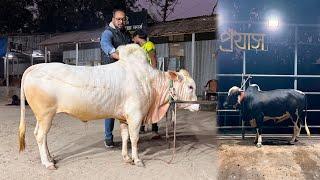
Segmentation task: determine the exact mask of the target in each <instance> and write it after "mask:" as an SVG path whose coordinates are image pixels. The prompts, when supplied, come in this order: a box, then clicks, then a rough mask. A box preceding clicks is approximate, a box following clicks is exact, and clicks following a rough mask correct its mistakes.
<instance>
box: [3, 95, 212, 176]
mask: <svg viewBox="0 0 320 180" xmlns="http://www.w3.org/2000/svg"><path fill="white" fill-rule="evenodd" d="M6 103H8V102H7V101H3V100H2V101H1V102H0V142H1V145H0V179H77V180H78V179H116V180H119V179H161V180H165V179H168V180H169V179H170V180H172V179H177V180H178V179H179V180H181V179H184V180H188V179H190V180H191V179H216V175H217V172H218V170H217V166H216V162H217V151H216V140H215V125H214V124H215V113H213V112H196V113H191V112H187V111H184V110H181V111H179V112H178V125H177V152H176V157H175V159H174V161H173V163H172V164H168V163H167V162H168V161H169V160H170V159H171V157H172V148H170V149H169V148H168V143H167V142H166V139H165V136H164V135H165V128H164V127H165V121H161V122H160V124H159V125H160V133H161V134H162V135H163V138H162V139H160V140H150V137H151V133H146V134H143V135H142V136H141V138H140V143H139V147H140V149H139V153H140V157H141V159H143V160H144V162H145V165H146V167H145V168H140V167H136V166H133V165H128V164H125V163H124V162H122V157H121V149H120V148H119V146H120V130H119V124H118V123H116V125H115V130H114V134H115V141H116V142H118V145H119V146H118V148H114V149H109V150H107V149H105V147H104V144H103V121H102V120H97V121H92V122H88V123H82V122H80V121H78V120H76V119H74V118H72V117H70V116H67V115H65V114H58V115H57V116H56V117H55V119H54V121H53V126H52V128H51V130H50V132H49V136H48V146H49V150H50V152H51V154H52V155H53V157H54V158H55V160H56V161H57V164H56V165H57V167H58V169H57V170H54V171H50V170H47V169H46V168H45V167H44V166H42V165H41V162H40V157H39V152H38V147H37V143H36V141H35V138H34V136H33V130H34V127H35V122H36V121H35V118H34V116H33V113H32V111H31V110H30V109H29V107H27V110H26V124H27V132H26V150H25V151H24V152H23V153H20V154H19V152H18V126H19V119H20V109H19V107H17V106H5V105H4V104H6ZM149 130H150V127H149ZM170 132H172V129H171V130H170ZM171 137H172V136H171ZM170 142H172V138H170ZM171 147H172V143H171ZM129 152H131V151H129Z"/></svg>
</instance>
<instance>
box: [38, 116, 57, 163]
mask: <svg viewBox="0 0 320 180" xmlns="http://www.w3.org/2000/svg"><path fill="white" fill-rule="evenodd" d="M38 130H39V121H37V124H36V127H35V129H34V132H33V133H34V136H35V137H37V134H38ZM46 142H47V141H46ZM46 147H47V153H48V159H49V161H50V162H53V163H54V159H53V158H52V157H51V155H50V152H49V150H48V145H47V143H46Z"/></svg>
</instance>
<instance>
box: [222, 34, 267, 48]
mask: <svg viewBox="0 0 320 180" xmlns="http://www.w3.org/2000/svg"><path fill="white" fill-rule="evenodd" d="M265 36H266V34H263V33H239V32H237V31H235V30H233V29H229V30H228V31H226V32H223V33H221V34H220V44H221V45H220V46H219V49H220V50H221V51H222V52H233V50H234V48H238V49H240V50H258V51H268V48H267V47H266V46H265Z"/></svg>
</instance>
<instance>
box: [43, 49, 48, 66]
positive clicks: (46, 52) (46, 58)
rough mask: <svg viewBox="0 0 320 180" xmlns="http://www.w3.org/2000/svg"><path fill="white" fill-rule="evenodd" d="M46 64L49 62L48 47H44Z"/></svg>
mask: <svg viewBox="0 0 320 180" xmlns="http://www.w3.org/2000/svg"><path fill="white" fill-rule="evenodd" d="M44 62H45V63H47V62H48V48H47V46H45V47H44Z"/></svg>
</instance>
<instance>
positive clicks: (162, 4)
mask: <svg viewBox="0 0 320 180" xmlns="http://www.w3.org/2000/svg"><path fill="white" fill-rule="evenodd" d="M147 2H150V3H151V4H152V5H155V6H157V7H159V9H157V14H158V15H159V16H160V17H161V20H162V22H165V21H166V20H167V18H168V16H169V15H170V14H171V13H173V12H174V8H175V6H176V5H177V4H178V3H179V0H147Z"/></svg>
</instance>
